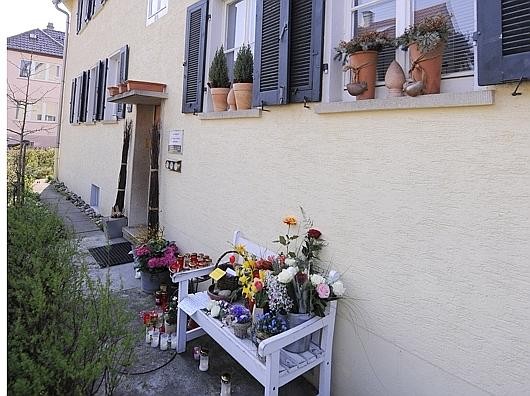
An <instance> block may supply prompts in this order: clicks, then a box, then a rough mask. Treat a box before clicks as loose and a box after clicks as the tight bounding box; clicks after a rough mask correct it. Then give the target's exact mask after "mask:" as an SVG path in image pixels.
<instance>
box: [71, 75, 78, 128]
mask: <svg viewBox="0 0 530 396" xmlns="http://www.w3.org/2000/svg"><path fill="white" fill-rule="evenodd" d="M76 82H77V81H76V79H75V78H73V79H72V90H71V91H70V124H72V123H73V122H74V116H75V110H74V109H75V97H76V92H75V88H76Z"/></svg>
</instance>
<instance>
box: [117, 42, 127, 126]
mask: <svg viewBox="0 0 530 396" xmlns="http://www.w3.org/2000/svg"><path fill="white" fill-rule="evenodd" d="M128 75H129V46H128V45H126V46H125V47H122V48H121V49H120V72H119V83H120V84H123V83H125V81H127V78H128ZM116 116H117V117H118V118H125V104H124V103H118V110H117V111H116Z"/></svg>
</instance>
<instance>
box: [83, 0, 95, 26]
mask: <svg viewBox="0 0 530 396" xmlns="http://www.w3.org/2000/svg"><path fill="white" fill-rule="evenodd" d="M84 1H85V13H84V14H85V15H84V20H85V23H87V22H88V21H90V19H91V18H92V14H93V13H94V0H84Z"/></svg>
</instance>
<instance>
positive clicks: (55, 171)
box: [52, 0, 70, 180]
mask: <svg viewBox="0 0 530 396" xmlns="http://www.w3.org/2000/svg"><path fill="white" fill-rule="evenodd" d="M52 3H53V5H54V6H55V8H56V9H57V11H59V12H62V13H63V14H64V15H66V31H65V32H64V43H63V70H62V73H61V92H60V93H59V114H58V121H59V122H58V123H57V140H56V142H55V161H54V166H53V177H54V179H55V180H57V179H58V176H59V144H60V143H61V124H62V121H63V96H64V75H65V73H66V54H67V51H68V32H69V31H70V14H68V12H66V11H65V10H63V9H61V8H59V4H60V3H62V0H52Z"/></svg>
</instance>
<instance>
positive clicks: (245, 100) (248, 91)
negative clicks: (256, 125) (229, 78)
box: [234, 83, 253, 110]
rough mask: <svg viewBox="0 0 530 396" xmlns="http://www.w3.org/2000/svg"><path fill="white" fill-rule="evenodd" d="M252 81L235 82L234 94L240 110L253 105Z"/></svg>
mask: <svg viewBox="0 0 530 396" xmlns="http://www.w3.org/2000/svg"><path fill="white" fill-rule="evenodd" d="M252 86H253V84H252V83H234V96H235V97H236V106H237V109H238V110H248V109H250V108H251V107H252Z"/></svg>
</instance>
